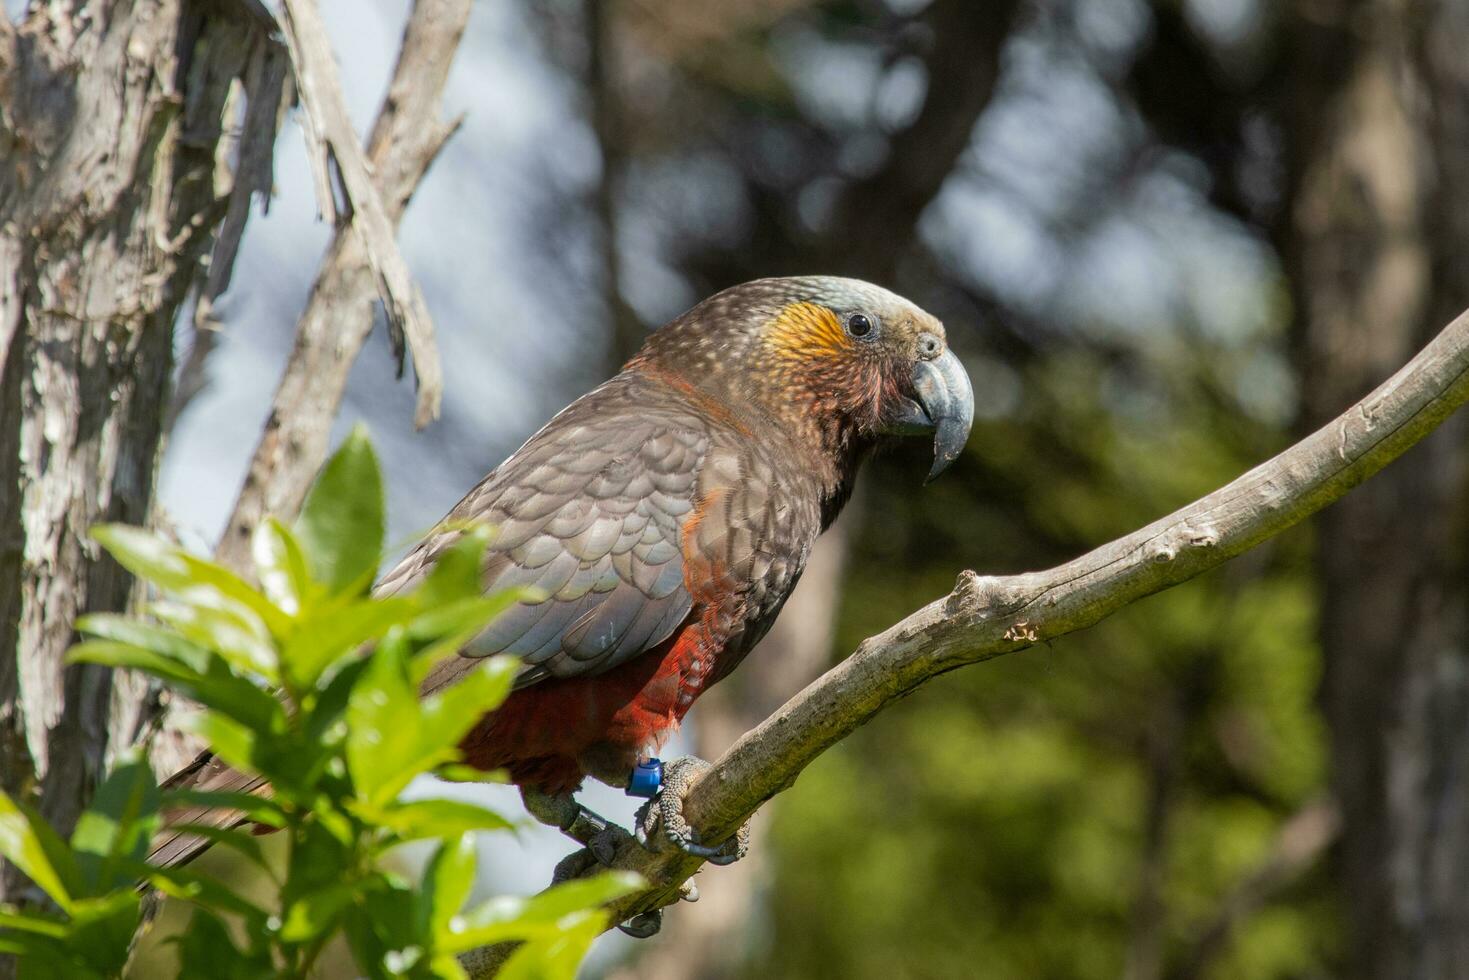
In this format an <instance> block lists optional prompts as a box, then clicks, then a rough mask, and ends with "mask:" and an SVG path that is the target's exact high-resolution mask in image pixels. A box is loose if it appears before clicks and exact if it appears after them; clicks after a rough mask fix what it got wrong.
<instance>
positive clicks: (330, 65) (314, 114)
mask: <svg viewBox="0 0 1469 980" xmlns="http://www.w3.org/2000/svg"><path fill="white" fill-rule="evenodd" d="M281 13H282V26H283V27H284V29H285V37H286V43H287V45H288V46H289V47H290V49H291V61H292V64H293V65H294V67H295V70H296V87H297V88H298V89H299V90H300V93H301V101H302V102H303V103H304V104H305V106H306V116H307V120H308V125H307V127H306V140H307V145H308V146H309V147H310V148H311V155H312V160H313V164H314V169H315V172H316V174H317V206H318V207H320V208H321V210H322V213H323V214H324V215H325V216H326V217H327V218H328V219H329V220H331V221H332V222H333V223H334V224H337V223H339V222H338V220H337V219H338V217H339V215H338V214H337V206H336V200H335V196H334V193H333V189H332V187H331V186H330V178H329V175H328V173H327V170H328V162H329V161H335V163H336V173H337V174H338V175H339V176H340V177H341V184H342V191H343V193H344V194H345V196H346V201H345V202H344V203H345V204H346V205H347V207H348V209H349V211H350V217H351V226H352V228H353V230H355V231H356V232H357V234H358V236H359V239H360V241H361V242H362V246H363V248H364V250H365V252H366V254H367V261H368V264H369V265H370V266H371V268H372V271H373V274H374V275H375V276H376V277H377V284H378V294H379V295H380V296H381V297H382V301H383V307H384V308H385V309H386V310H387V314H388V324H389V329H390V331H392V333H393V337H394V346H395V347H396V348H397V349H398V354H399V370H401V369H402V349H403V345H404V343H405V342H406V344H407V347H408V350H409V352H410V353H411V354H412V355H413V374H414V377H415V378H416V380H417V382H418V407H417V409H416V410H415V412H414V415H413V422H414V424H415V425H417V426H418V427H419V428H423V427H424V426H425V425H427V424H428V423H430V422H432V421H433V420H434V419H436V418H438V415H439V403H440V401H441V399H442V396H443V375H442V370H441V368H440V366H439V353H438V348H437V347H436V346H435V344H434V326H433V320H432V319H431V318H430V317H429V313H428V307H427V305H426V304H425V303H424V301H423V294H422V293H421V292H420V291H419V289H418V284H417V283H416V282H415V281H414V279H413V273H412V272H410V271H409V269H408V263H407V261H406V260H405V259H404V258H403V255H402V253H401V252H399V251H398V242H397V239H396V238H395V237H394V234H393V226H394V222H393V220H392V219H390V218H389V217H388V212H387V208H386V207H385V205H384V204H383V201H382V198H381V197H379V193H378V187H377V185H376V183H375V182H374V181H373V179H372V172H371V169H370V167H369V166H368V162H367V157H366V155H365V154H364V153H363V151H362V146H361V144H360V143H358V141H357V133H356V131H355V130H354V129H353V128H352V120H351V117H350V116H348V114H347V103H346V99H345V98H344V97H343V95H342V85H341V80H340V79H339V78H338V77H337V64H336V60H335V58H334V57H333V55H332V48H331V39H330V38H329V37H328V36H327V32H326V25H325V24H324V23H323V22H322V19H321V12H320V11H319V10H317V7H316V0H285V2H284V4H283V5H282V7H281ZM462 30H463V28H462V27H461V28H460V32H462ZM456 38H457V34H456ZM456 43H457V40H456ZM444 67H445V68H447V66H444ZM390 99H391V96H390ZM430 118H432V117H430ZM432 129H433V127H430V130H431V131H432Z"/></svg>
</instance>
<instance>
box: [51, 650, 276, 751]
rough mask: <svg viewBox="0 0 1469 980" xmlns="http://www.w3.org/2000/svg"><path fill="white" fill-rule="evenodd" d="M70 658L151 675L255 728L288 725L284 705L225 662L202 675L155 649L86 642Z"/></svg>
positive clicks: (273, 728)
mask: <svg viewBox="0 0 1469 980" xmlns="http://www.w3.org/2000/svg"><path fill="white" fill-rule="evenodd" d="M66 659H67V662H68V663H92V664H102V665H103V666H107V667H127V668H131V669H133V670H140V671H142V672H143V673H145V674H151V675H152V676H154V677H157V678H159V679H161V680H164V681H167V682H169V683H170V684H171V685H172V686H173V687H175V688H177V689H178V690H180V691H182V692H183V693H184V694H187V695H188V696H189V697H191V698H193V699H194V700H195V701H198V702H199V703H200V704H202V705H204V706H205V707H207V708H212V709H214V710H215V711H218V712H220V713H221V714H225V715H228V716H229V717H231V718H233V719H234V720H236V721H238V722H240V723H241V724H243V725H246V726H248V727H250V728H253V729H257V730H260V731H279V730H281V729H282V728H283V727H284V724H285V714H284V712H282V710H281V705H280V702H279V701H277V700H276V699H275V698H273V697H271V696H270V695H269V694H267V693H266V692H265V691H263V690H261V689H260V688H258V687H256V686H255V685H254V684H252V683H250V682H249V681H247V680H245V679H244V678H243V677H239V676H237V675H235V674H232V673H231V672H230V671H229V670H228V669H227V668H226V667H225V665H224V662H223V661H221V660H217V659H215V660H212V661H210V663H209V664H208V665H207V666H206V668H205V670H206V673H200V672H198V671H196V670H194V669H192V668H191V667H188V666H186V665H184V664H183V663H181V662H179V661H178V660H175V659H172V658H170V657H167V656H163V655H160V654H158V653H156V652H155V651H153V650H151V649H144V648H142V647H138V646H131V645H129V644H126V643H119V642H116V641H114V640H84V641H83V642H81V643H78V644H77V645H76V646H74V647H72V648H71V649H70V650H69V651H68V652H67V655H66ZM206 659H208V658H207V657H206Z"/></svg>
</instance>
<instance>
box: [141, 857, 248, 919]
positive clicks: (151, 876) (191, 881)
mask: <svg viewBox="0 0 1469 980" xmlns="http://www.w3.org/2000/svg"><path fill="white" fill-rule="evenodd" d="M147 879H148V884H150V885H152V886H153V887H154V888H156V889H158V890H159V891H161V892H163V894H165V895H167V896H168V897H169V898H177V899H180V900H181V901H185V902H189V903H190V904H192V905H204V906H207V907H208V908H211V909H213V910H215V911H218V912H225V913H228V914H230V915H237V916H240V917H241V918H243V919H244V920H245V924H246V926H247V927H248V928H249V930H250V931H251V932H254V933H260V932H263V931H264V929H265V924H266V921H267V920H268V918H269V917H268V916H267V915H266V913H265V910H264V909H262V908H260V906H258V905H256V904H254V903H253V902H251V901H250V900H249V899H247V898H245V897H244V896H242V895H239V894H237V893H236V892H235V891H234V890H233V889H232V888H230V887H229V886H227V885H225V884H223V883H221V882H219V881H217V880H215V879H214V878H212V877H210V876H209V875H206V874H202V873H201V872H198V871H194V870H192V869H191V868H152V869H151V870H150V871H149V872H148V875H147Z"/></svg>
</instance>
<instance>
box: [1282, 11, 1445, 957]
mask: <svg viewBox="0 0 1469 980" xmlns="http://www.w3.org/2000/svg"><path fill="white" fill-rule="evenodd" d="M1297 26H1298V36H1297V37H1296V38H1295V41H1296V42H1297V43H1296V45H1295V50H1296V51H1297V52H1298V55H1297V59H1298V60H1297V62H1296V64H1295V66H1294V68H1295V71H1296V76H1297V84H1296V86H1295V89H1294V95H1293V98H1294V104H1293V106H1292V111H1293V117H1292V118H1290V119H1289V121H1288V123H1289V124H1288V131H1289V132H1290V134H1291V136H1292V139H1293V141H1294V143H1293V147H1292V149H1293V151H1294V154H1293V155H1294V159H1293V161H1292V171H1293V173H1292V179H1293V184H1294V187H1293V190H1294V195H1293V201H1294V207H1293V213H1292V214H1290V215H1289V216H1288V219H1287V220H1288V222H1289V231H1288V232H1287V235H1286V242H1285V249H1284V254H1285V256H1286V261H1287V265H1288V268H1289V270H1290V272H1291V279H1292V282H1293V284H1294V289H1295V294H1296V295H1295V298H1296V303H1297V311H1298V317H1299V321H1298V326H1299V331H1300V332H1299V336H1298V339H1299V342H1300V347H1301V350H1300V353H1301V355H1302V365H1303V372H1304V374H1303V376H1304V391H1305V406H1304V408H1305V415H1306V418H1305V425H1306V427H1307V428H1309V427H1312V426H1314V425H1316V424H1317V423H1318V422H1320V421H1322V420H1324V419H1326V418H1329V417H1330V416H1331V415H1333V414H1334V413H1335V412H1337V411H1339V410H1340V409H1341V407H1342V406H1343V405H1345V404H1348V403H1350V401H1351V400H1352V399H1354V398H1356V397H1357V396H1358V395H1360V394H1361V393H1362V392H1363V391H1366V390H1367V389H1368V388H1369V387H1370V386H1371V384H1372V383H1373V379H1374V378H1378V377H1381V376H1382V375H1383V374H1385V373H1386V372H1387V371H1389V370H1391V367H1392V365H1394V364H1397V363H1399V362H1400V361H1401V360H1402V359H1403V358H1404V357H1406V356H1407V355H1408V354H1409V353H1410V352H1411V351H1413V350H1414V349H1415V348H1417V347H1418V346H1419V345H1420V344H1421V343H1422V342H1423V341H1424V340H1425V339H1426V338H1427V337H1429V336H1431V335H1432V334H1433V332H1434V331H1435V329H1436V328H1437V326H1438V325H1439V322H1440V321H1441V320H1442V319H1443V318H1444V316H1445V313H1446V312H1449V311H1452V310H1457V309H1460V308H1462V307H1463V306H1464V305H1466V303H1469V275H1466V273H1465V271H1464V264H1463V255H1464V252H1465V250H1466V248H1469V226H1466V220H1469V219H1466V215H1469V179H1466V173H1465V169H1466V162H1465V158H1464V153H1465V148H1466V147H1469V114H1466V113H1469V109H1466V106H1469V101H1466V100H1469V75H1466V66H1465V62H1464V58H1463V52H1464V51H1465V50H1466V45H1469V13H1466V11H1465V10H1464V8H1463V6H1462V4H1457V3H1454V2H1449V0H1442V2H1426V3H1409V4H1404V3H1399V2H1394V0H1369V2H1336V3H1325V4H1323V3H1313V4H1309V5H1305V4H1303V5H1302V15H1301V20H1300V22H1299V24H1298V25H1297ZM1465 462H1466V460H1465V430H1464V420H1463V419H1462V418H1460V419H1456V420H1451V421H1450V422H1449V424H1447V425H1445V426H1444V428H1443V429H1442V430H1441V431H1439V432H1437V433H1435V434H1434V435H1433V436H1432V437H1431V438H1429V439H1427V440H1425V441H1424V443H1423V444H1422V445H1421V446H1419V447H1418V448H1417V449H1415V450H1414V451H1413V452H1412V453H1410V454H1409V455H1407V456H1405V457H1404V458H1403V459H1402V461H1401V462H1400V463H1399V464H1398V465H1397V466H1394V467H1392V468H1391V469H1390V470H1388V471H1386V472H1385V473H1383V474H1382V476H1381V477H1380V478H1378V479H1376V480H1373V481H1371V482H1370V483H1368V484H1367V485H1365V486H1363V487H1362V488H1361V489H1359V490H1358V491H1357V492H1356V493H1353V494H1352V495H1350V496H1349V497H1347V498H1346V499H1344V500H1343V501H1341V502H1340V503H1339V504H1338V505H1337V506H1336V507H1334V508H1332V509H1331V510H1329V511H1327V512H1326V513H1325V514H1324V515H1323V516H1322V518H1321V520H1320V521H1319V523H1318V529H1319V534H1320V539H1319V549H1318V553H1317V565H1318V573H1319V581H1320V586H1321V591H1322V597H1321V620H1320V635H1321V642H1322V647H1323V654H1324V660H1325V683H1324V702H1325V703H1324V707H1325V711H1326V716H1327V722H1328V725H1329V728H1330V734H1331V743H1332V766H1333V773H1332V780H1333V784H1334V790H1335V792H1336V793H1337V795H1338V797H1339V799H1340V803H1341V808H1342V817H1343V836H1342V845H1341V847H1342V850H1341V860H1340V873H1341V882H1342V887H1343V891H1344V899H1345V902H1346V905H1347V909H1348V917H1347V922H1346V935H1347V936H1348V937H1349V942H1350V943H1351V944H1352V946H1353V947H1354V948H1353V949H1352V950H1351V953H1352V955H1351V956H1350V957H1349V959H1348V960H1347V962H1348V963H1350V964H1351V966H1350V967H1349V971H1350V973H1351V974H1352V975H1356V976H1362V977H1381V978H1397V977H1418V978H1447V977H1451V976H1458V975H1462V971H1463V966H1462V964H1463V963H1464V962H1465V960H1466V957H1469V906H1466V904H1465V903H1464V901H1463V896H1464V895H1465V894H1466V892H1469V823H1466V821H1465V820H1464V814H1465V811H1466V806H1469V780H1466V766H1469V672H1466V670H1465V656H1466V653H1469V642H1466V640H1469V637H1466V622H1465V612H1466V599H1469V591H1466V579H1465V570H1466V569H1465V558H1466V552H1469V541H1466V539H1465V535H1464V530H1465V529H1464V526H1463V515H1464V504H1465V501H1466V499H1469V483H1466V479H1465V477H1466V472H1465Z"/></svg>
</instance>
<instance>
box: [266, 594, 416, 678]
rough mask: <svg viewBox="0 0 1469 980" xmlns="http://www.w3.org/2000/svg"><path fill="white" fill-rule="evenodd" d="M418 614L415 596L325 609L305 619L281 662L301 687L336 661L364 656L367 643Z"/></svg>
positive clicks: (287, 647) (286, 648) (367, 601)
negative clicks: (363, 651)
mask: <svg viewBox="0 0 1469 980" xmlns="http://www.w3.org/2000/svg"><path fill="white" fill-rule="evenodd" d="M417 615H418V604H417V603H416V602H414V601H413V600H412V599H408V598H404V597H393V598H388V599H364V600H362V601H359V602H353V603H351V604H349V605H345V606H337V607H334V608H327V609H323V610H321V611H320V612H318V613H316V614H314V615H311V616H308V617H306V618H305V619H303V620H302V621H301V622H300V624H299V628H298V629H297V630H296V632H295V634H294V635H292V637H291V638H290V640H289V641H287V643H286V646H285V649H284V650H282V651H281V666H282V669H284V670H285V672H286V675H287V676H288V677H289V678H290V679H291V680H292V681H293V682H294V683H295V684H296V685H298V686H299V687H302V688H307V687H312V686H314V685H315V684H316V682H317V680H318V679H319V678H320V677H321V675H322V674H323V673H324V672H325V670H326V669H327V668H328V667H329V666H331V665H332V664H333V663H334V662H336V661H338V660H340V659H342V658H343V657H358V656H361V655H362V654H361V650H362V647H363V645H364V644H366V643H368V642H370V641H372V640H377V639H380V638H381V637H382V636H383V635H384V634H386V633H387V632H388V630H390V629H392V628H393V627H394V626H400V625H402V624H404V623H407V622H410V621H411V620H413V618H414V617H415V616H417Z"/></svg>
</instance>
